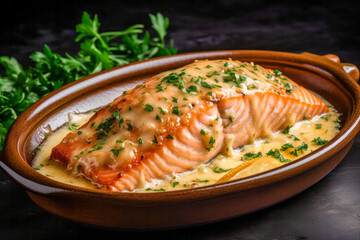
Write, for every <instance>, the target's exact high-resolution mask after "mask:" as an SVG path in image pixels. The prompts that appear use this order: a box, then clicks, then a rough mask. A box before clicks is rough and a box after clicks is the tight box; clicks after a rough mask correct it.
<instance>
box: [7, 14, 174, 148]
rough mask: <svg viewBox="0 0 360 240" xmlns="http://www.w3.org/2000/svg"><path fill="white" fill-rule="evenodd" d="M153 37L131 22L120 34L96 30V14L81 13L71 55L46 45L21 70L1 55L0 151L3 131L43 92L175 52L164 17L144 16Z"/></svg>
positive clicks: (118, 32) (160, 15)
mask: <svg viewBox="0 0 360 240" xmlns="http://www.w3.org/2000/svg"><path fill="white" fill-rule="evenodd" d="M149 17H150V20H151V23H152V28H153V29H154V30H155V32H156V34H157V36H155V37H153V36H151V35H150V33H149V32H148V31H146V32H144V25H142V24H136V25H133V26H131V27H129V28H128V29H125V30H123V31H114V32H103V33H100V32H99V27H100V23H99V20H98V17H97V15H95V16H94V18H93V19H92V18H91V16H90V15H89V14H88V13H86V12H84V13H83V16H82V20H81V23H80V24H78V25H77V26H76V31H77V32H78V33H79V34H78V36H77V37H76V39H75V41H76V42H79V43H80V50H79V52H78V53H77V55H76V56H70V55H69V54H65V56H61V55H59V54H56V53H53V52H52V51H51V49H50V48H49V47H48V46H47V45H45V46H44V49H43V52H34V53H33V54H31V56H30V58H31V60H33V61H34V63H35V66H34V67H29V68H28V69H24V68H23V66H22V65H21V64H19V62H18V61H17V60H16V59H15V58H13V57H6V56H0V64H1V65H2V66H3V67H4V68H5V76H0V151H1V149H2V146H3V144H4V139H5V136H6V133H7V131H8V129H9V128H10V126H11V124H12V123H13V122H14V121H15V119H16V118H17V117H18V116H19V114H21V113H22V112H23V111H24V110H25V109H27V108H28V107H29V106H30V105H31V104H33V103H34V102H35V101H37V100H38V99H40V98H41V97H43V96H45V95H46V94H48V93H50V92H52V91H54V90H56V89H58V88H60V87H61V86H63V85H65V84H68V83H70V82H73V81H75V80H77V79H79V78H82V77H85V76H88V75H90V74H93V73H97V72H100V71H103V70H106V69H109V68H112V67H116V66H120V65H124V64H127V63H131V62H135V61H140V60H144V59H148V58H152V57H159V56H166V55H172V54H176V53H177V50H176V49H175V48H174V47H173V41H172V40H170V41H169V43H168V47H167V46H166V41H165V36H166V34H167V32H166V30H167V28H168V26H169V19H168V18H166V17H164V16H163V15H162V14H160V13H157V14H156V15H153V14H149Z"/></svg>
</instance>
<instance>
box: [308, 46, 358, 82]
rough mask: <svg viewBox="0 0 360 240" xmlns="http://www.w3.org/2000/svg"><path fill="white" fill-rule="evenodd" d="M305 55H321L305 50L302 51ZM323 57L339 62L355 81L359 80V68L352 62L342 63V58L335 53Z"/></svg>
mask: <svg viewBox="0 0 360 240" xmlns="http://www.w3.org/2000/svg"><path fill="white" fill-rule="evenodd" d="M301 54H302V55H305V56H310V57H319V55H315V54H313V53H308V52H303V53H301ZM320 57H321V58H326V59H327V60H330V61H332V62H334V63H337V65H338V66H339V67H341V68H342V70H343V71H344V72H345V73H347V74H348V75H349V77H350V78H352V79H353V80H354V81H355V82H358V81H359V69H358V68H357V67H356V66H355V65H354V64H352V63H342V62H340V58H339V57H338V56H337V55H335V54H325V55H322V56H320Z"/></svg>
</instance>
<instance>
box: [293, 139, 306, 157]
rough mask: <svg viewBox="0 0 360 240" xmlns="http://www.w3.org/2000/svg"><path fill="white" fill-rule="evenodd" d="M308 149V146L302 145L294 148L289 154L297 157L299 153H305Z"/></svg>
mask: <svg viewBox="0 0 360 240" xmlns="http://www.w3.org/2000/svg"><path fill="white" fill-rule="evenodd" d="M307 149H308V145H307V144H306V143H304V142H303V143H302V144H301V145H300V146H298V147H295V149H294V150H293V151H291V152H290V154H293V155H294V156H296V157H297V156H299V153H298V152H300V153H304V151H306V150H307Z"/></svg>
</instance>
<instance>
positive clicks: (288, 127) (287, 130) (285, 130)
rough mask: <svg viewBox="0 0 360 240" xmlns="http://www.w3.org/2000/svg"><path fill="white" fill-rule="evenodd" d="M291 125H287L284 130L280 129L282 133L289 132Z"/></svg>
mask: <svg viewBox="0 0 360 240" xmlns="http://www.w3.org/2000/svg"><path fill="white" fill-rule="evenodd" d="M291 127H292V126H290V125H289V126H287V127H286V128H285V129H284V131H282V133H284V134H288V133H289V132H290V128H291Z"/></svg>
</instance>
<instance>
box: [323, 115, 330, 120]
mask: <svg viewBox="0 0 360 240" xmlns="http://www.w3.org/2000/svg"><path fill="white" fill-rule="evenodd" d="M330 116H331V115H330V114H325V115H322V116H321V118H322V119H325V120H326V121H329V117H330Z"/></svg>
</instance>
